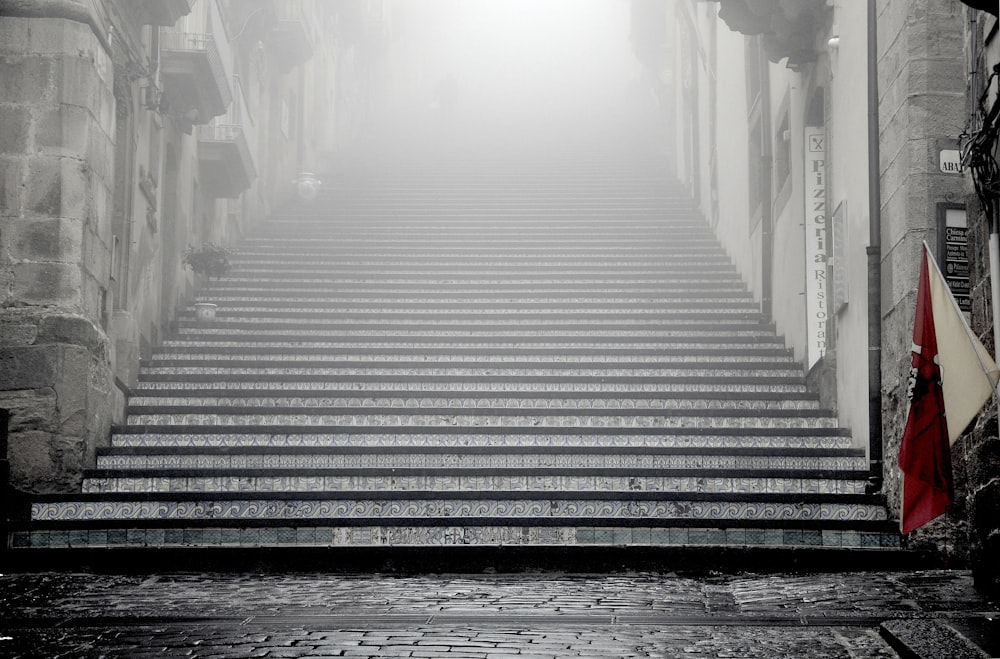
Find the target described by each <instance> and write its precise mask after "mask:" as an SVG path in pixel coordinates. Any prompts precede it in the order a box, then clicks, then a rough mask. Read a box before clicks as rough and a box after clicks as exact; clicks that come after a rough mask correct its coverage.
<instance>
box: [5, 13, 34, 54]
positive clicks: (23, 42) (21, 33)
mask: <svg viewBox="0 0 1000 659" xmlns="http://www.w3.org/2000/svg"><path fill="white" fill-rule="evenodd" d="M27 21H28V19H26V18H21V17H20V16H0V54H8V53H9V54H12V55H16V56H21V55H23V54H24V53H26V52H28V33H29V32H30V30H28V22H27Z"/></svg>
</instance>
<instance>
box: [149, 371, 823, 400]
mask: <svg viewBox="0 0 1000 659" xmlns="http://www.w3.org/2000/svg"><path fill="white" fill-rule="evenodd" d="M176 379H177V378H176V376H170V375H167V374H163V373H151V374H148V375H146V376H144V377H142V378H141V381H140V382H139V383H138V384H137V385H136V386H135V387H133V388H132V393H133V394H136V395H138V394H141V392H142V391H143V388H142V383H143V382H172V381H174V380H176ZM262 379H263V381H265V382H275V383H282V382H290V383H306V382H325V383H331V384H332V383H338V382H351V383H372V382H379V383H381V382H384V381H385V379H386V378H385V376H383V375H349V374H344V375H318V374H308V373H306V374H281V373H275V374H271V375H266V376H264V375H254V374H247V373H234V374H232V375H214V374H211V373H190V374H185V375H184V377H183V380H184V382H185V383H190V384H194V383H198V382H227V383H228V382H243V381H249V382H257V381H260V380H262ZM392 381H394V382H411V383H420V384H425V383H426V384H436V383H442V382H443V383H448V384H460V383H463V382H468V383H476V384H492V383H498V384H552V385H555V384H569V385H574V384H589V385H593V384H603V385H615V384H617V385H636V386H657V385H689V384H691V385H705V386H720V385H732V386H744V385H746V386H749V385H761V386H771V385H779V384H784V385H805V383H806V381H805V378H804V377H801V376H784V375H782V376H771V377H768V378H767V379H766V380H764V379H763V378H761V377H747V376H735V377H719V376H714V377H713V376H705V377H693V376H683V375H678V376H642V375H636V376H628V375H609V376H596V377H595V376H588V375H567V376H556V375H491V374H484V375H481V376H479V375H476V376H473V375H403V374H401V375H398V376H394V377H393V378H392ZM200 390H204V391H220V392H221V391H231V390H230V389H214V388H210V387H202V388H200ZM148 391H151V392H152V391H156V392H160V391H172V390H171V389H149V390H148ZM175 391H191V389H188V388H179V389H176V390H175ZM247 391H267V390H266V389H260V390H257V389H249V390H247ZM275 391H289V390H287V389H275ZM310 391H313V390H310ZM344 391H353V392H354V393H357V392H358V391H359V390H356V389H345V390H344ZM361 391H364V390H361ZM377 391H384V390H377ZM406 391H408V390H406ZM617 393H620V392H617Z"/></svg>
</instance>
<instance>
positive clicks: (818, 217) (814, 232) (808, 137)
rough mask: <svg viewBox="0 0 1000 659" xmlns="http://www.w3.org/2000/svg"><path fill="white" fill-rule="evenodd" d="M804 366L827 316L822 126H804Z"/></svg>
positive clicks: (819, 351) (815, 352)
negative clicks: (805, 343) (805, 339)
mask: <svg viewBox="0 0 1000 659" xmlns="http://www.w3.org/2000/svg"><path fill="white" fill-rule="evenodd" d="M804 192H805V195H804V196H805V229H806V231H805V242H806V244H805V257H806V269H805V272H806V333H807V347H806V366H807V367H808V368H812V367H813V365H814V364H815V363H816V362H817V361H819V358H820V357H822V356H823V353H824V352H826V323H827V319H828V316H829V295H828V294H829V283H828V281H827V268H826V265H827V229H826V129H825V128H823V127H817V126H807V127H806V129H805V186H804Z"/></svg>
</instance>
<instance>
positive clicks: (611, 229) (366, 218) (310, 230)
mask: <svg viewBox="0 0 1000 659" xmlns="http://www.w3.org/2000/svg"><path fill="white" fill-rule="evenodd" d="M290 228H291V229H293V230H294V231H295V233H294V234H292V233H290V232H289V231H288V229H290ZM671 233H673V234H676V238H677V240H679V241H681V242H686V241H702V240H704V239H705V238H706V237H708V236H711V235H712V233H711V229H709V228H708V227H706V226H705V225H699V224H698V223H697V221H692V219H691V213H690V212H688V211H686V210H683V209H676V208H674V209H672V208H664V209H659V210H655V211H652V212H648V211H645V212H644V211H632V212H623V213H621V214H619V215H618V216H616V217H609V216H608V215H607V214H606V213H601V214H597V215H594V214H584V213H575V214H574V213H570V214H561V215H555V214H548V213H525V214H517V213H510V212H503V213H487V214H473V215H472V216H471V217H465V218H463V217H462V216H461V215H458V214H456V213H454V212H447V211H445V212H441V213H440V214H439V215H435V214H432V213H427V212H418V213H413V212H407V213H403V212H400V213H398V214H397V213H394V212H391V211H387V210H384V209H383V210H375V209H368V210H358V211H351V212H350V214H349V215H346V216H345V217H343V218H339V219H337V220H331V219H330V218H327V217H323V216H322V215H317V214H311V213H302V214H299V215H289V214H283V215H281V216H276V217H272V218H271V219H270V220H269V221H268V223H267V225H265V226H263V227H261V228H260V229H259V230H257V231H255V232H254V237H256V238H257V239H258V240H267V239H269V238H272V237H273V238H279V239H281V238H288V237H289V236H290V235H291V236H293V237H294V238H296V239H299V240H301V239H307V238H318V239H324V240H333V239H335V238H336V237H337V236H338V235H341V234H346V235H347V236H350V237H356V238H372V237H378V236H386V237H388V238H389V239H390V240H399V239H401V238H414V239H416V240H427V239H429V238H437V237H440V238H442V240H444V241H445V242H447V241H455V240H466V239H469V240H481V239H482V238H483V237H484V235H486V236H490V237H494V238H497V239H501V240H506V241H517V240H523V239H525V238H527V237H537V238H539V239H541V240H545V241H554V240H558V239H559V238H560V237H563V236H564V237H565V238H566V239H567V240H568V241H571V242H572V241H590V240H598V239H600V238H604V237H607V238H609V239H610V240H612V241H614V240H618V241H621V240H623V239H625V240H630V239H634V238H635V237H644V236H649V237H651V238H655V239H659V240H662V239H663V238H664V237H665V236H667V235H669V234H671Z"/></svg>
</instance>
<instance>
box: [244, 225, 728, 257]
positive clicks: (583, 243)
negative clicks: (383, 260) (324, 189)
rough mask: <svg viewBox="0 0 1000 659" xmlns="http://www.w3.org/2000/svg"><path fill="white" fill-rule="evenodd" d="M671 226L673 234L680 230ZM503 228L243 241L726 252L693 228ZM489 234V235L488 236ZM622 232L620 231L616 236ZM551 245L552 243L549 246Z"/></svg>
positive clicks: (342, 246)
mask: <svg viewBox="0 0 1000 659" xmlns="http://www.w3.org/2000/svg"><path fill="white" fill-rule="evenodd" d="M677 232H678V230H677V228H676V227H671V234H674V233H677ZM505 233H506V232H503V231H498V232H494V231H488V230H486V229H485V228H482V227H479V228H478V230H476V231H473V230H466V231H456V230H455V227H449V230H448V231H447V232H446V233H445V234H444V235H440V236H436V235H432V234H428V233H427V230H426V228H425V227H420V229H419V230H413V231H409V232H407V231H404V230H402V229H400V230H397V231H392V232H390V231H383V232H377V231H372V230H371V228H370V227H364V228H361V227H358V228H356V229H351V228H348V227H345V231H344V232H343V239H342V240H337V239H334V238H327V239H314V240H308V239H303V238H298V237H287V236H285V237H277V236H275V237H273V238H268V239H266V240H265V239H263V238H249V239H246V240H244V241H242V242H241V243H240V248H239V254H240V255H241V256H242V257H250V256H254V257H256V256H264V257H268V256H271V255H275V254H281V255H286V254H310V253H314V254H320V255H327V254H340V253H352V252H354V253H356V252H359V251H360V252H372V253H380V254H393V253H396V252H406V253H409V254H413V253H418V254H419V253H426V254H428V255H437V254H453V253H464V252H475V253H478V252H482V253H484V254H492V255H493V256H496V255H497V254H505V253H512V254H518V255H527V254H543V253H550V252H558V253H562V254H574V253H593V254H614V253H615V252H629V253H635V252H642V253H647V254H650V255H670V254H685V253H686V254H688V255H690V254H692V253H696V252H702V253H705V254H711V255H713V256H716V255H720V254H724V253H725V252H724V251H723V250H722V248H721V247H720V246H719V242H718V241H717V240H714V239H713V237H712V233H711V231H709V230H708V229H707V228H702V229H694V228H692V229H689V230H688V231H686V232H683V231H682V232H680V233H681V234H682V235H681V236H680V237H679V238H678V237H677V236H675V235H671V236H667V235H664V232H663V231H655V232H653V231H650V232H648V233H645V234H642V233H637V234H632V235H622V234H621V233H618V232H617V231H616V232H614V234H612V233H609V234H605V235H587V234H575V233H574V234H567V232H563V231H560V232H557V233H547V232H542V231H539V230H538V229H535V230H534V231H533V230H532V229H530V228H527V227H525V230H524V231H523V232H518V234H517V235H516V236H513V235H512V236H510V237H507V235H505ZM484 234H485V235H484ZM615 234H617V235H615ZM550 243H551V244H550Z"/></svg>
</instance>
